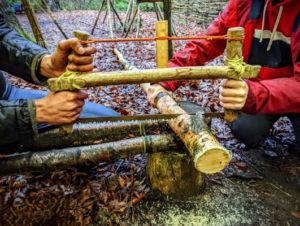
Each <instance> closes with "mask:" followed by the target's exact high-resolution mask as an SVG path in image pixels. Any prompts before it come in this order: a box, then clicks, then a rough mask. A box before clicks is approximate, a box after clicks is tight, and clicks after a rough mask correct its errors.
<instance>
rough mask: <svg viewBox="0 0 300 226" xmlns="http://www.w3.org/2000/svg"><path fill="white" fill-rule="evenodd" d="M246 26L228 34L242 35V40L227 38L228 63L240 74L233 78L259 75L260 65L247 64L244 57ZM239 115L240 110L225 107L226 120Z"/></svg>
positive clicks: (234, 29)
mask: <svg viewBox="0 0 300 226" xmlns="http://www.w3.org/2000/svg"><path fill="white" fill-rule="evenodd" d="M244 34H245V31H244V28H242V27H233V28H230V29H228V32H227V36H228V37H229V38H230V37H240V38H242V39H240V40H231V39H228V40H227V46H226V64H227V65H228V66H230V67H231V68H233V69H234V70H235V71H236V72H237V73H238V74H239V76H237V77H236V78H231V79H242V78H249V77H247V75H248V74H251V75H255V76H251V77H250V78H254V77H256V76H257V75H258V73H259V71H260V67H259V66H251V65H249V64H246V63H245V62H244V59H243V38H244ZM238 117H239V111H233V110H227V109H225V117H224V119H225V121H227V122H233V121H235V120H236V119H237V118H238Z"/></svg>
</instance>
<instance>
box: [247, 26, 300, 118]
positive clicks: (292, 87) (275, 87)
mask: <svg viewBox="0 0 300 226" xmlns="http://www.w3.org/2000/svg"><path fill="white" fill-rule="evenodd" d="M291 53H292V60H293V65H292V66H291V70H290V71H291V77H287V78H277V79H270V80H261V81H248V85H249V94H248V98H247V102H246V105H245V107H244V108H243V109H242V110H243V111H244V112H246V113H249V114H284V113H300V27H299V28H298V29H297V31H294V32H293V34H292V37H291Z"/></svg>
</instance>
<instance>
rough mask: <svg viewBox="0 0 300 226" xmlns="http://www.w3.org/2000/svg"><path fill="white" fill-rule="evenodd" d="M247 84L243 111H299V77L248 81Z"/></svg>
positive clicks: (266, 112)
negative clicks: (247, 90) (246, 95)
mask: <svg viewBox="0 0 300 226" xmlns="http://www.w3.org/2000/svg"><path fill="white" fill-rule="evenodd" d="M248 86H249V93H248V98H247V101H246V104H245V106H244V108H243V109H242V111H244V112H245V113H249V114H285V113H300V92H299V88H300V77H298V76H295V77H291V78H279V79H272V80H263V81H259V82H258V81H248Z"/></svg>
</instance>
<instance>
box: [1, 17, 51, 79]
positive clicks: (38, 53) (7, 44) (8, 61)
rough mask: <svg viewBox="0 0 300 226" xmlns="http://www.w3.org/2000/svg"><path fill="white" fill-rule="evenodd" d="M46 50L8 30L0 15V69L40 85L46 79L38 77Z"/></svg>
mask: <svg viewBox="0 0 300 226" xmlns="http://www.w3.org/2000/svg"><path fill="white" fill-rule="evenodd" d="M45 54H47V50H46V49H44V48H42V47H41V46H39V45H36V44H34V43H32V42H30V41H28V40H27V39H25V38H24V37H22V36H21V35H19V34H18V33H17V32H16V31H14V30H12V29H11V28H9V27H8V26H7V25H6V24H5V22H4V17H3V15H2V14H1V13H0V69H1V70H4V71H6V72H8V73H10V74H13V75H16V76H19V77H21V78H23V79H25V80H27V81H29V82H33V83H37V84H41V83H44V82H45V81H46V78H44V77H43V76H41V75H39V73H38V71H39V64H40V62H41V60H42V58H43V56H44V55H45Z"/></svg>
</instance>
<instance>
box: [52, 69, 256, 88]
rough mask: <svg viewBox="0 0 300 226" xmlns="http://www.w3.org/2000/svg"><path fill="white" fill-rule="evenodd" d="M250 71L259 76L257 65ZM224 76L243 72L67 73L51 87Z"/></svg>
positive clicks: (210, 70) (175, 70) (215, 70)
mask: <svg viewBox="0 0 300 226" xmlns="http://www.w3.org/2000/svg"><path fill="white" fill-rule="evenodd" d="M258 70H259V69H258ZM250 72H251V73H248V74H246V75H245V77H243V78H254V77H256V76H257V70H256V67H254V66H253V70H251V71H250ZM220 78H230V79H237V78H240V75H239V74H238V73H237V72H236V71H235V70H234V69H233V68H231V67H228V66H201V67H180V68H159V69H147V70H134V71H118V72H96V73H84V74H82V73H75V72H66V73H65V74H64V75H63V76H61V77H59V78H51V79H49V80H48V87H49V89H50V90H51V91H54V92H57V91H62V90H77V89H81V88H86V87H94V86H106V85H120V84H142V83H158V82H162V81H186V80H199V79H220Z"/></svg>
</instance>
